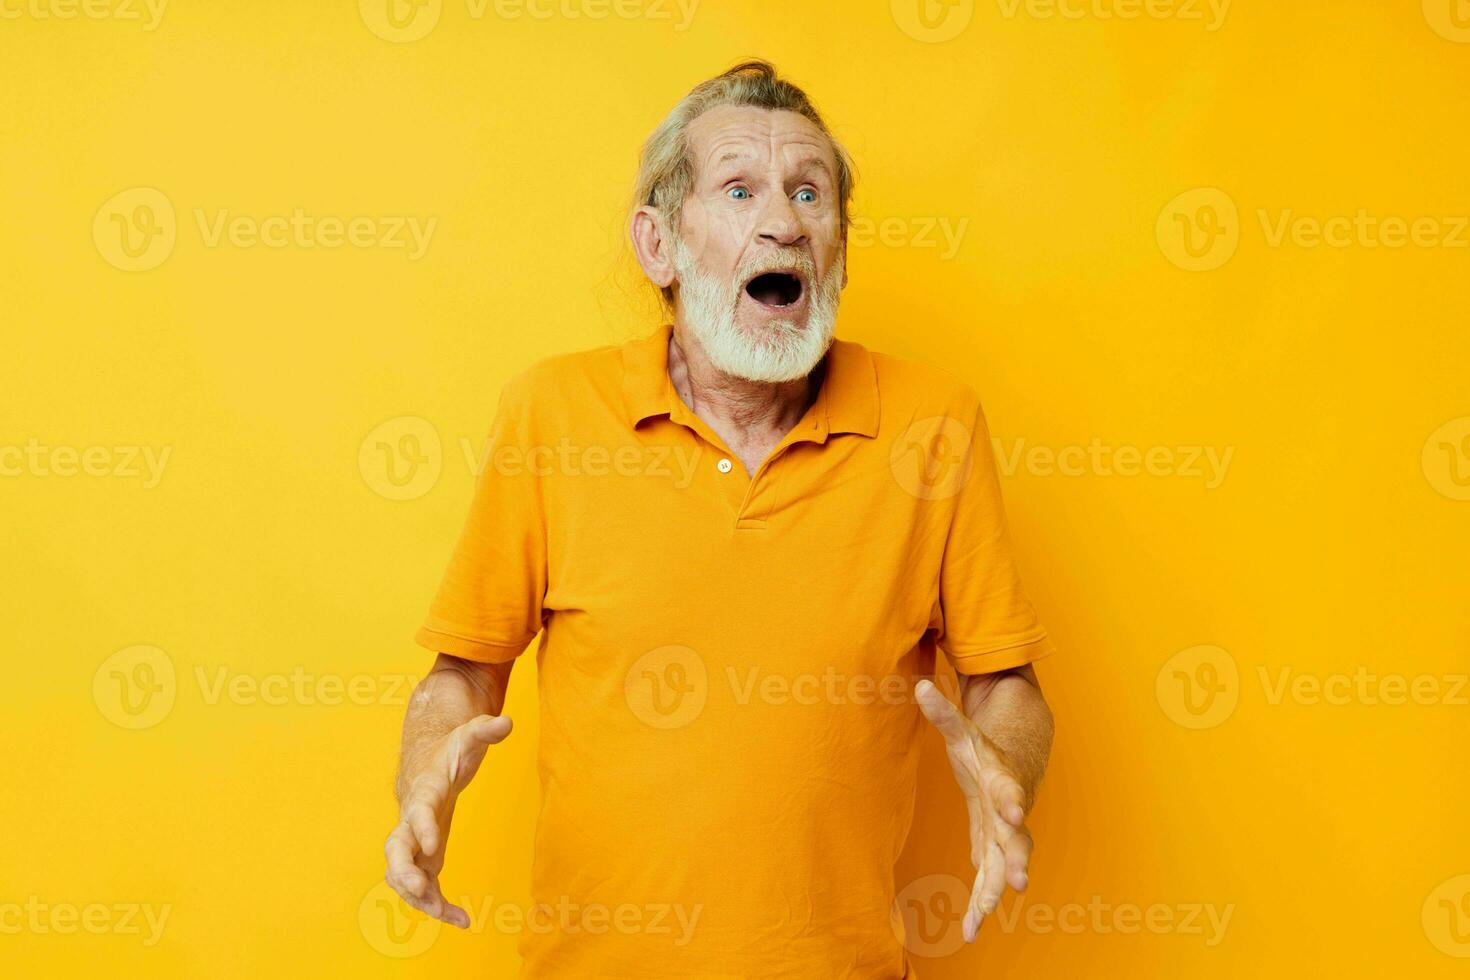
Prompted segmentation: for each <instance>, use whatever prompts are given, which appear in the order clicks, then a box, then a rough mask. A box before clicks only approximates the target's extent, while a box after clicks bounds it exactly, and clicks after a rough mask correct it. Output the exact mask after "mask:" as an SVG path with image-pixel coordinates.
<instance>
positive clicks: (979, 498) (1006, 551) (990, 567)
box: [931, 400, 1055, 674]
mask: <svg viewBox="0 0 1470 980" xmlns="http://www.w3.org/2000/svg"><path fill="white" fill-rule="evenodd" d="M969 429H970V437H971V438H970V465H971V468H970V474H969V478H968V479H966V480H965V481H964V482H963V483H962V485H961V486H960V489H959V492H958V493H957V494H956V495H955V499H954V515H953V519H952V521H951V523H950V528H949V536H948V538H947V540H946V542H945V547H944V557H943V558H942V559H941V564H940V572H939V601H938V604H937V606H938V609H937V614H936V617H935V621H934V622H933V623H931V625H932V626H933V627H934V628H935V630H936V635H935V639H936V642H937V643H938V644H939V647H940V649H942V650H943V651H944V653H945V656H946V657H947V658H948V660H949V662H950V663H951V664H952V665H953V666H954V668H955V670H956V671H958V672H959V673H961V674H988V673H992V672H994V671H997V670H1007V669H1009V668H1012V667H1020V666H1022V665H1023V664H1028V663H1031V662H1032V661H1034V660H1039V659H1040V658H1042V657H1045V656H1047V655H1048V654H1051V653H1053V652H1055V651H1054V648H1053V646H1052V643H1051V640H1050V639H1049V638H1048V637H1047V633H1046V630H1045V629H1044V628H1043V627H1042V625H1041V623H1040V622H1039V621H1038V620H1037V617H1036V610H1035V609H1034V608H1033V607H1032V605H1031V600H1030V599H1029V598H1028V597H1027V595H1026V593H1025V590H1024V589H1023V588H1022V587H1021V578H1020V575H1019V574H1018V573H1017V571H1016V564H1015V561H1014V559H1013V557H1012V555H1011V546H1010V539H1009V535H1008V533H1007V530H1006V519H1005V510H1004V506H1003V504H1002V501H1001V494H1000V478H999V474H998V473H997V471H996V466H995V452H994V450H993V448H992V446H991V441H990V430H989V427H988V426H987V425H986V421H985V411H984V409H983V408H982V407H981V406H980V404H979V402H978V400H977V401H976V408H975V415H974V417H973V421H972V423H971V424H970V426H969Z"/></svg>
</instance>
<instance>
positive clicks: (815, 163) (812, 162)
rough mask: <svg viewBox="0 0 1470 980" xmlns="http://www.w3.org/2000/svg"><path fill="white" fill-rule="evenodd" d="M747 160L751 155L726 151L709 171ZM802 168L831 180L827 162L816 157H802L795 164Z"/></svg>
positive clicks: (811, 155) (737, 151) (830, 171)
mask: <svg viewBox="0 0 1470 980" xmlns="http://www.w3.org/2000/svg"><path fill="white" fill-rule="evenodd" d="M749 159H751V155H750V154H749V153H741V152H740V151H739V150H726V151H725V153H724V154H723V155H721V157H720V158H719V159H718V160H716V161H715V162H714V163H713V164H711V166H710V169H711V170H713V169H714V168H715V167H718V166H721V165H722V164H726V163H729V162H730V161H732V160H735V161H739V160H749ZM804 167H816V168H817V169H818V170H821V171H822V172H823V173H824V174H826V175H827V178H828V179H829V180H830V179H831V178H832V168H830V167H828V166H827V161H826V160H823V159H822V158H821V157H820V156H818V155H815V154H809V155H808V156H806V157H803V158H802V159H801V160H799V161H798V162H797V168H798V169H800V168H804Z"/></svg>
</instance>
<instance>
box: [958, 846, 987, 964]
mask: <svg viewBox="0 0 1470 980" xmlns="http://www.w3.org/2000/svg"><path fill="white" fill-rule="evenodd" d="M992 852H993V849H992V848H989V847H987V848H986V854H985V856H983V857H981V859H980V861H979V865H978V867H977V869H976V871H975V883H974V884H973V885H971V886H970V901H969V902H968V903H967V904H966V906H965V918H964V921H962V922H961V923H960V933H961V935H962V936H963V937H964V940H965V942H967V943H973V942H974V941H975V937H976V936H977V935H979V934H980V924H981V923H982V922H984V921H985V916H986V915H987V914H989V911H990V910H989V909H987V908H986V907H985V887H986V884H985V883H986V880H987V879H988V878H989V877H990V874H991V867H992V865H994V864H995V860H994V858H993V857H991V853H992Z"/></svg>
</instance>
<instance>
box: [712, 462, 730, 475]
mask: <svg viewBox="0 0 1470 980" xmlns="http://www.w3.org/2000/svg"><path fill="white" fill-rule="evenodd" d="M732 465H733V464H732V463H731V462H730V461H729V460H728V459H722V460H720V461H719V462H718V463H716V464H715V469H717V470H719V471H720V472H721V473H728V472H730V467H731V466H732Z"/></svg>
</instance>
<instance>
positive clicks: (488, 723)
mask: <svg viewBox="0 0 1470 980" xmlns="http://www.w3.org/2000/svg"><path fill="white" fill-rule="evenodd" d="M510 729H511V721H510V719H509V718H506V717H505V716H504V715H479V716H477V717H475V718H471V719H470V720H469V721H467V722H465V723H464V724H463V725H460V726H459V727H458V728H456V729H455V730H454V731H452V732H450V733H449V749H450V751H449V782H450V784H451V785H455V786H460V785H462V784H463V783H466V782H468V781H469V780H470V779H472V778H473V777H474V775H475V772H476V770H478V769H479V768H480V761H481V760H482V759H484V758H485V751H486V750H487V749H488V748H489V747H490V746H492V745H495V744H497V743H499V742H503V741H505V737H506V736H507V735H509V734H510Z"/></svg>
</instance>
